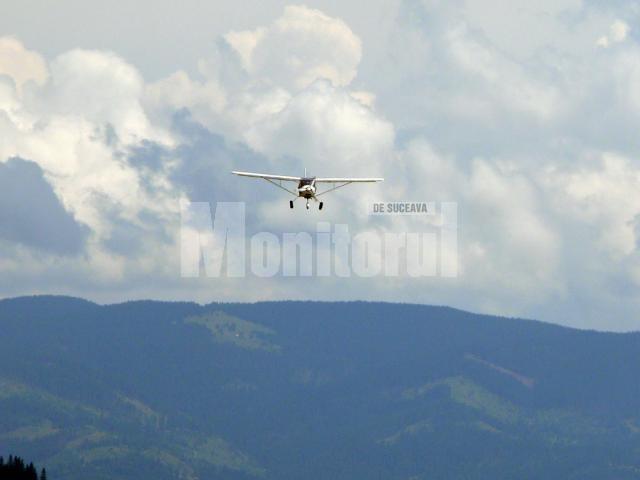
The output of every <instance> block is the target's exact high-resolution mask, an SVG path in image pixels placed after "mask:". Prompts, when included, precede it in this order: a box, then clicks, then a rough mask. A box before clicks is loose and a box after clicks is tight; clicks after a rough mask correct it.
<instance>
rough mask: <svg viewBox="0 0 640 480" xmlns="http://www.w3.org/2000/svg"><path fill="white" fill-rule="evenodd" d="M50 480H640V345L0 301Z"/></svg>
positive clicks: (11, 382)
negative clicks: (199, 479) (183, 479)
mask: <svg viewBox="0 0 640 480" xmlns="http://www.w3.org/2000/svg"><path fill="white" fill-rule="evenodd" d="M0 332H1V334H0V452H7V453H8V452H20V455H22V456H24V457H26V458H29V459H32V460H33V461H34V462H35V463H36V464H37V465H46V467H47V474H48V475H49V477H50V478H51V479H53V480H55V479H64V480H80V479H82V480H84V479H87V478H90V479H92V480H100V479H105V480H106V479H109V480H112V479H131V480H138V479H141V478H153V479H178V478H189V479H198V478H201V479H216V478H221V479H222V478H224V479H255V478H264V479H277V480H281V479H300V478H305V479H312V480H313V479H345V480H352V479H354V478H384V479H425V480H426V479H429V480H432V479H443V480H444V479H446V480H451V479H462V478H464V479H492V480H495V479H501V478H504V479H513V478H518V479H527V478H529V479H536V480H538V479H542V478H544V479H545V480H549V479H567V478H580V479H603V478H615V479H626V478H638V477H640V382H639V381H638V375H637V371H638V365H639V364H640V362H639V360H640V335H638V334H635V333H633V334H613V333H598V332H589V331H578V330H572V329H567V328H562V327H558V326H553V325H549V324H544V323H540V322H535V321H525V320H517V319H505V318H496V317H490V316H481V315H474V314H471V313H466V312H462V311H458V310H454V309H450V308H444V307H428V306H415V305H395V304H383V303H309V302H279V303H258V304H211V305H207V306H199V305H196V304H191V303H160V302H132V303H125V304H120V305H109V306H98V305H95V304H93V303H90V302H86V301H83V300H78V299H72V298H60V297H33V298H19V299H12V300H5V301H2V302H0Z"/></svg>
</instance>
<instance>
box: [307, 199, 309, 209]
mask: <svg viewBox="0 0 640 480" xmlns="http://www.w3.org/2000/svg"><path fill="white" fill-rule="evenodd" d="M307 210H309V200H307Z"/></svg>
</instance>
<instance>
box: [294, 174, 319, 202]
mask: <svg viewBox="0 0 640 480" xmlns="http://www.w3.org/2000/svg"><path fill="white" fill-rule="evenodd" d="M298 196H299V197H303V198H306V199H307V200H309V199H310V198H314V197H315V196H316V179H315V177H311V178H302V179H301V180H300V182H299V183H298Z"/></svg>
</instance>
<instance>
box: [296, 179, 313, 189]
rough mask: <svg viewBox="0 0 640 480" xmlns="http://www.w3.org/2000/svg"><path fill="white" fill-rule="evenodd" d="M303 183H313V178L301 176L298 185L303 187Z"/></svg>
mask: <svg viewBox="0 0 640 480" xmlns="http://www.w3.org/2000/svg"><path fill="white" fill-rule="evenodd" d="M305 185H313V178H303V179H302V180H300V184H299V185H298V187H303V186H305Z"/></svg>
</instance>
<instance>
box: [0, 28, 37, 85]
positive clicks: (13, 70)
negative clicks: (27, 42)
mask: <svg viewBox="0 0 640 480" xmlns="http://www.w3.org/2000/svg"><path fill="white" fill-rule="evenodd" d="M0 75H6V76H8V77H10V78H11V79H12V80H13V82H14V83H15V86H16V89H17V91H18V92H19V93H21V92H22V89H23V88H24V86H25V84H26V83H28V82H34V83H35V84H36V85H42V84H43V83H44V82H45V81H46V79H47V77H48V75H49V72H48V70H47V66H46V63H45V61H44V59H43V58H42V57H41V56H40V55H39V54H38V53H36V52H33V51H30V50H27V49H26V48H25V47H24V46H23V45H22V43H20V42H19V41H18V40H17V39H16V38H13V37H0Z"/></svg>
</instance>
